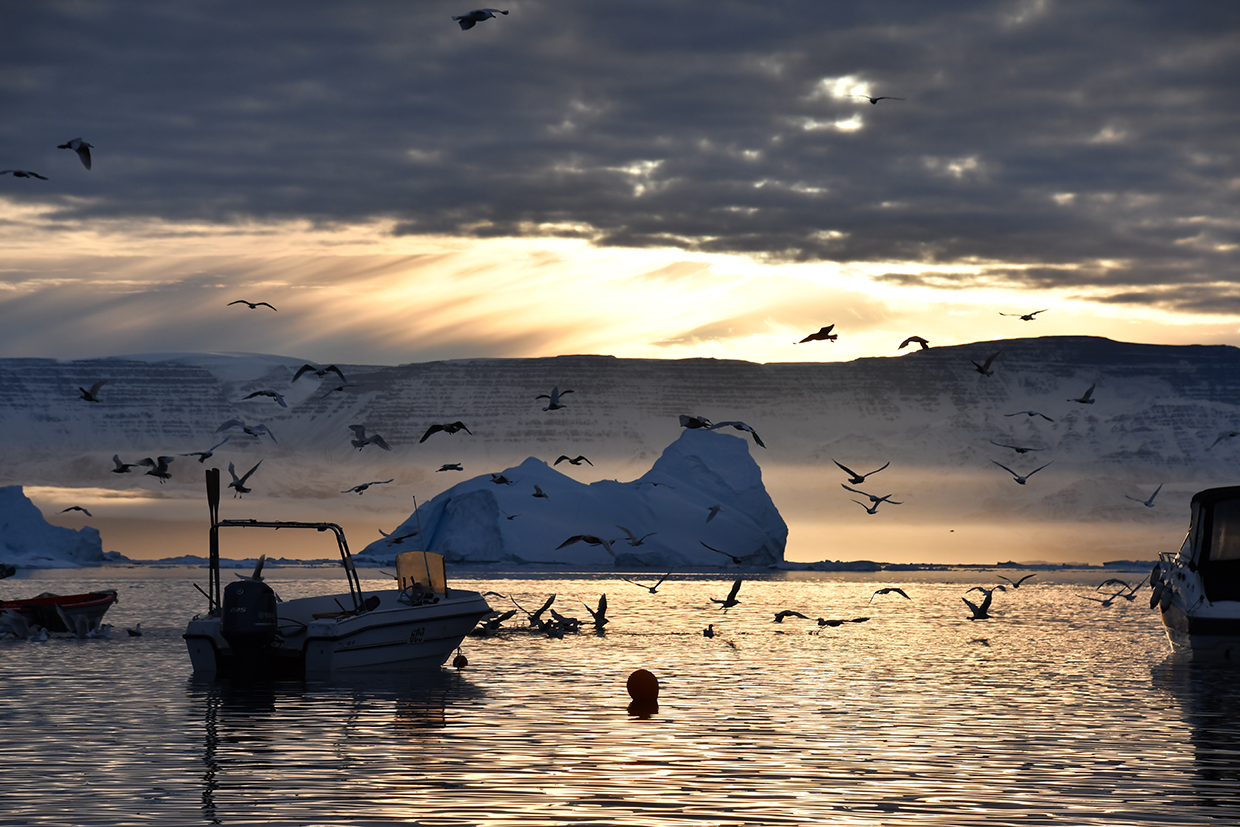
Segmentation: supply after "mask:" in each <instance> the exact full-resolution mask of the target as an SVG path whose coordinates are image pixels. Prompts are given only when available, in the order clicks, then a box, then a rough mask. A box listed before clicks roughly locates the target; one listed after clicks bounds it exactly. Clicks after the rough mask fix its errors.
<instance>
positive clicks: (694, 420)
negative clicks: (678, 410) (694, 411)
mask: <svg viewBox="0 0 1240 827" xmlns="http://www.w3.org/2000/svg"><path fill="white" fill-rule="evenodd" d="M710 426H711V421H710V420H709V419H707V418H706V417H704V416H685V415H684V414H681V415H680V427H682V428H688V429H690V430H692V429H694V428H707V429H709V428H710Z"/></svg>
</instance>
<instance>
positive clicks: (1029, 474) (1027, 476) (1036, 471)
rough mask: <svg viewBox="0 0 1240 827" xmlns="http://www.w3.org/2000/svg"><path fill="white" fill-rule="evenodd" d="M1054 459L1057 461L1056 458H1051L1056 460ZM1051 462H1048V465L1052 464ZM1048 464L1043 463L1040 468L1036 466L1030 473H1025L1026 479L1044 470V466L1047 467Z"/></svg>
mask: <svg viewBox="0 0 1240 827" xmlns="http://www.w3.org/2000/svg"><path fill="white" fill-rule="evenodd" d="M1054 461H1055V460H1051V462H1054ZM1051 462H1048V463H1046V465H1050V464H1051ZM1046 465H1043V466H1041V467H1040V468H1034V469H1033V470H1032V471H1030V472H1029V473H1028V474H1025V479H1029V478H1030V477H1032V476H1033V475H1034V474H1036V473H1038V472H1039V471H1041V470H1042V468H1045V467H1046Z"/></svg>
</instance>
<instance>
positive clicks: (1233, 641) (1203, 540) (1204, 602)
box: [1150, 486, 1240, 659]
mask: <svg viewBox="0 0 1240 827" xmlns="http://www.w3.org/2000/svg"><path fill="white" fill-rule="evenodd" d="M1190 509H1191V516H1190V521H1189V528H1188V535H1187V536H1186V537H1185V538H1184V543H1183V544H1182V545H1181V546H1180V550H1179V551H1178V552H1163V553H1162V554H1161V555H1159V557H1160V559H1159V561H1158V564H1157V565H1156V566H1155V567H1154V570H1153V571H1152V572H1151V573H1150V585H1151V586H1153V588H1154V593H1153V595H1152V596H1151V597H1150V607H1151V608H1153V607H1155V606H1157V607H1159V610H1160V612H1161V614H1162V620H1163V626H1164V627H1165V628H1166V630H1167V638H1168V639H1169V640H1170V641H1171V647H1172V649H1174V650H1178V651H1191V652H1195V653H1203V654H1205V653H1208V654H1211V655H1217V656H1221V657H1223V658H1227V659H1232V658H1240V486H1228V487H1224V488H1208V489H1206V490H1204V491H1198V492H1197V493H1196V494H1194V495H1193V499H1192V502H1191V505H1190Z"/></svg>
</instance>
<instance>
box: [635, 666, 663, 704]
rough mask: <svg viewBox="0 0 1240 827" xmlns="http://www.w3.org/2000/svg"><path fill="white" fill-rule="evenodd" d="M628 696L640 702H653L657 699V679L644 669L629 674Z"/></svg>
mask: <svg viewBox="0 0 1240 827" xmlns="http://www.w3.org/2000/svg"><path fill="white" fill-rule="evenodd" d="M628 690H629V697H631V698H632V699H633V700H635V701H638V702H640V703H653V702H655V701H657V700H658V699H659V679H658V678H656V677H655V676H654V674H653V673H651V672H648V671H647V670H645V669H638V670H637V671H636V672H634V673H633V674H632V675H629V681H628Z"/></svg>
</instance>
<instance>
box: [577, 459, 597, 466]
mask: <svg viewBox="0 0 1240 827" xmlns="http://www.w3.org/2000/svg"><path fill="white" fill-rule="evenodd" d="M582 460H585V463H586V465H589V466H590V467H591V468H593V467H594V463H593V462H590V460H588V459H586V458H585V457H577V461H578V462H581V461H582Z"/></svg>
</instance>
